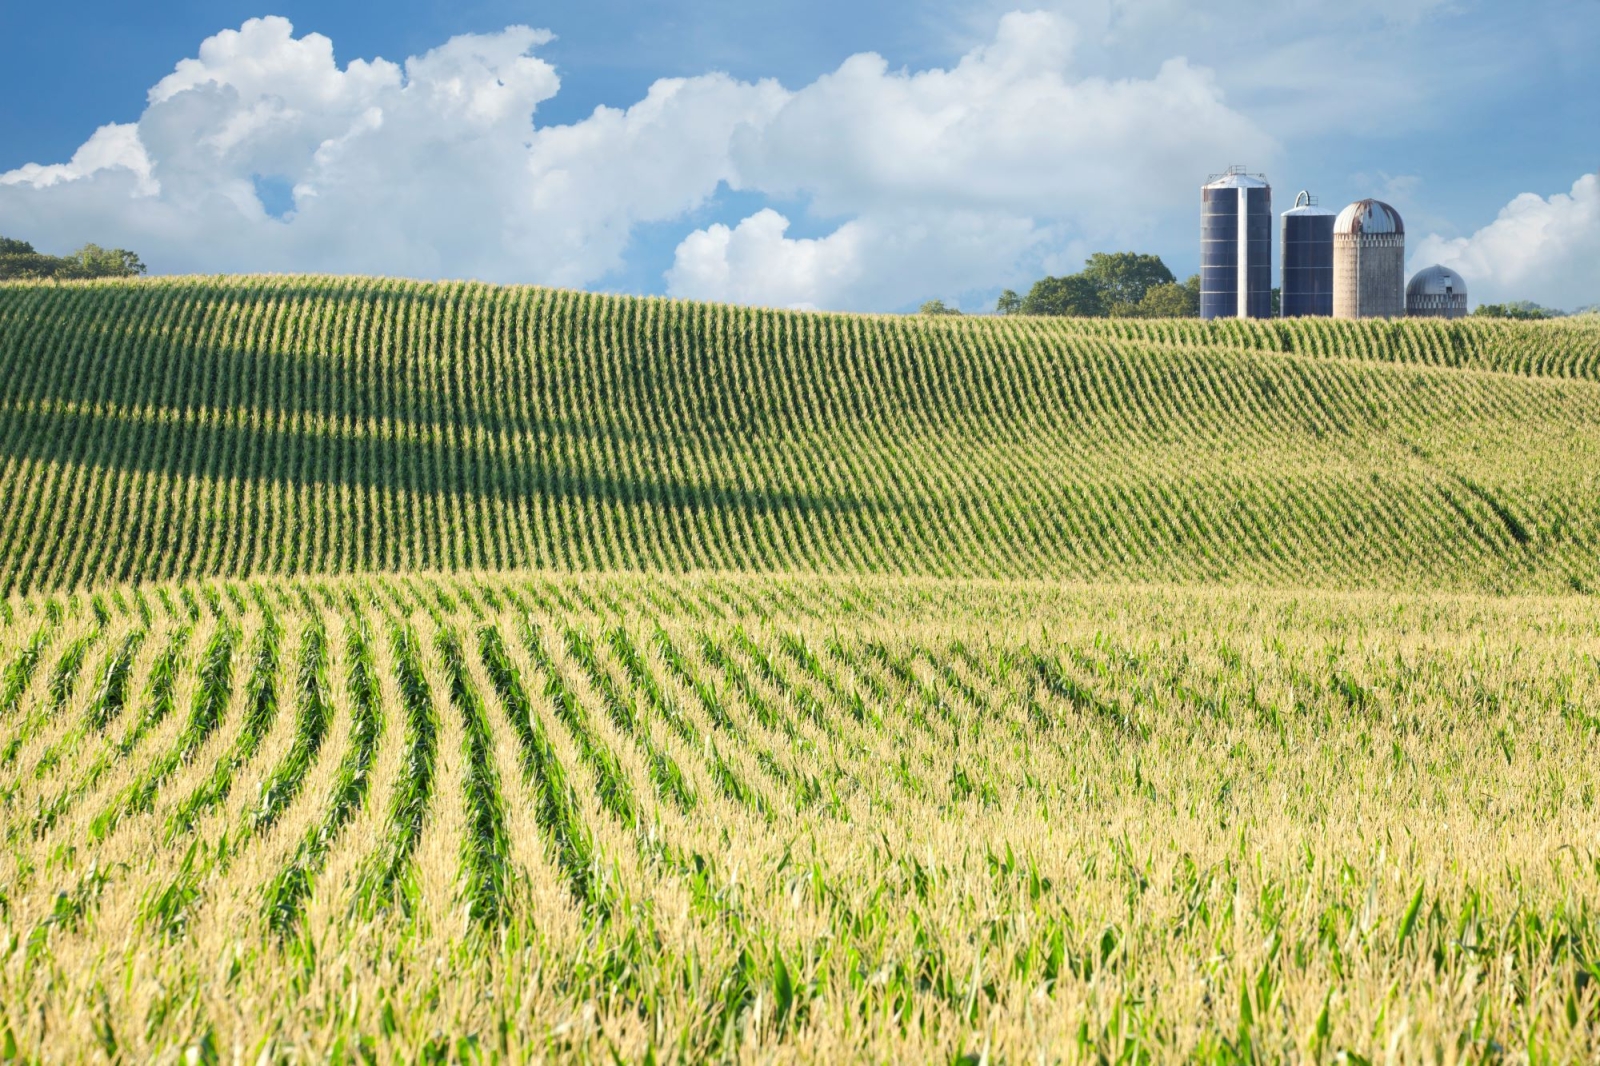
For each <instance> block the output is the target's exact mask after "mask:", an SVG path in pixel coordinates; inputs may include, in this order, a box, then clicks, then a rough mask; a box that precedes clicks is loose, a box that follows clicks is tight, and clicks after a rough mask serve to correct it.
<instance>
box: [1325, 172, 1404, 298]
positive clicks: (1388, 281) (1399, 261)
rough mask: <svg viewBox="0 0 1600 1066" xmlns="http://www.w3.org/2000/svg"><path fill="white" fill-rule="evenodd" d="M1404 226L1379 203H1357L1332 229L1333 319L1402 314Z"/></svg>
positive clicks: (1345, 212) (1392, 211) (1396, 214)
mask: <svg viewBox="0 0 1600 1066" xmlns="http://www.w3.org/2000/svg"><path fill="white" fill-rule="evenodd" d="M1405 289H1406V225H1405V223H1404V222H1403V221H1402V220H1401V218H1400V212H1398V211H1396V210H1395V209H1394V208H1392V207H1390V206H1389V205H1388V204H1386V203H1383V202H1382V201H1380V200H1358V201H1356V202H1355V203H1353V204H1351V205H1350V206H1349V207H1347V208H1345V209H1344V210H1343V211H1341V212H1339V217H1338V218H1337V219H1335V220H1334V223H1333V317H1334V318H1400V317H1401V316H1403V315H1404V314H1405V313H1406V301H1405Z"/></svg>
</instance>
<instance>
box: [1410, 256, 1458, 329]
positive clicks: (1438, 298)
mask: <svg viewBox="0 0 1600 1066" xmlns="http://www.w3.org/2000/svg"><path fill="white" fill-rule="evenodd" d="M1466 314H1467V283H1466V281H1465V280H1464V279H1463V278H1462V277H1461V275H1460V274H1457V273H1456V272H1455V271H1454V270H1451V269H1450V268H1449V267H1442V266H1431V267H1429V268H1428V269H1426V270H1419V271H1417V275H1416V277H1414V278H1412V279H1411V283H1410V284H1408V285H1407V286H1406V316H1407V317H1409V318H1464V317H1466Z"/></svg>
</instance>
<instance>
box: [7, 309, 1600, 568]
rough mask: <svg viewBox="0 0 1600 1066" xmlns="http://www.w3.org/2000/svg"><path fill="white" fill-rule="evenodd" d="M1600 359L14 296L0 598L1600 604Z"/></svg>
mask: <svg viewBox="0 0 1600 1066" xmlns="http://www.w3.org/2000/svg"><path fill="white" fill-rule="evenodd" d="M1282 349H1299V350H1300V351H1301V352H1303V353H1306V354H1295V353H1294V352H1286V351H1284V350H1282ZM1597 349H1600V329H1597V328H1595V327H1592V326H1591V327H1584V326H1580V325H1575V324H1567V323H1555V324H1531V325H1530V324H1522V325H1515V326H1513V325H1499V324H1483V323H1453V324H1443V323H1431V324H1430V323H1410V322H1408V323H1403V324H1349V323H1331V322H1307V323H1287V324H1285V323H1275V324H1249V323H1219V324H1211V325H1202V324H1199V323H1187V324H1185V323H1159V322H1145V321H1129V322H1114V321H1085V322H1072V321H1059V320H1043V319H1033V320H1029V319H1000V318H985V319H964V320H955V321H952V320H948V319H940V320H931V319H928V318H926V317H921V316H910V317H896V316H878V317H872V316H847V315H825V314H804V313H794V312H781V311H764V310H753V309H749V308H734V307H721V306H714V305H704V304H692V303H683V302H672V301H664V300H659V299H630V298H619V297H607V296H595V295H587V294H579V293H570V292H556V291H551V290H543V289H533V288H500V287H492V286H485V285H474V284H449V285H425V284H417V283H411V282H401V281H378V280H364V279H328V278H230V279H177V280H163V281H156V282H144V281H141V282H134V283H114V284H113V283H104V284H99V283H97V284H80V285H15V284H13V285H4V286H0V594H4V593H26V592H29V591H35V590H46V591H48V590H55V589H84V588H97V587H109V586H113V585H117V584H122V583H127V582H141V581H150V580H171V579H187V578H195V577H207V576H230V577H245V576H251V575H259V574H331V573H346V572H357V571H364V572H373V571H389V572H395V571H404V570H411V569H441V570H442V569H463V568H465V569H507V568H516V567H548V568H556V569H566V570H609V569H627V570H640V569H645V570H653V571H688V570H725V571H732V570H759V571H768V572H773V571H777V572H793V571H826V572H858V573H859V572H899V573H922V574H943V575H966V576H1006V577H1035V576H1053V577H1075V578H1119V579H1136V580H1144V581H1162V582H1167V581H1181V582H1199V581H1225V582H1253V583H1269V584H1299V585H1308V584H1309V585H1330V584H1342V585H1350V584H1357V585H1364V586H1389V587H1394V586H1405V587H1440V586H1443V587H1454V588H1466V589H1471V588H1490V589H1500V590H1518V589H1526V590H1550V591H1554V590H1565V589H1570V588H1584V587H1592V586H1594V585H1595V583H1596V581H1595V577H1596V573H1597V562H1596V559H1597V557H1600V551H1597V548H1600V516H1597V513H1596V508H1595V507H1594V506H1593V501H1594V500H1595V499H1596V498H1600V382H1596V381H1595V380H1594V378H1595V374H1596V362H1595V352H1596V350H1597ZM1510 371H1515V373H1510Z"/></svg>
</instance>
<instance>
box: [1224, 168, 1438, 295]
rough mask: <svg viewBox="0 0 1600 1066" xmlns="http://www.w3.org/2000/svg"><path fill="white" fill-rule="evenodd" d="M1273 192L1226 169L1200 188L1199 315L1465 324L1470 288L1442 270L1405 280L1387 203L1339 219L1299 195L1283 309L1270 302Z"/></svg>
mask: <svg viewBox="0 0 1600 1066" xmlns="http://www.w3.org/2000/svg"><path fill="white" fill-rule="evenodd" d="M1272 229H1273V227H1272V185H1271V183H1270V182H1268V181H1267V179H1266V177H1265V175H1261V174H1251V173H1248V172H1247V171H1246V169H1245V168H1244V167H1241V166H1234V167H1229V168H1228V169H1227V170H1226V171H1224V172H1223V173H1221V174H1214V175H1212V176H1211V177H1210V178H1209V179H1208V180H1207V182H1206V184H1205V185H1203V186H1202V187H1201V190H1200V317H1201V318H1204V319H1216V318H1273V317H1282V318H1346V319H1361V318H1402V317H1407V316H1411V317H1419V318H1460V317H1462V316H1463V315H1465V314H1466V313H1467V283H1466V281H1465V279H1463V278H1462V277H1461V275H1460V274H1457V273H1456V272H1455V271H1453V270H1448V269H1446V268H1445V267H1442V266H1432V267H1428V268H1427V269H1426V270H1422V271H1419V272H1418V273H1417V275H1416V276H1415V277H1413V278H1412V279H1411V282H1410V284H1409V285H1408V284H1407V283H1406V277H1405V262H1406V227H1405V221H1404V220H1403V219H1402V218H1401V217H1400V212H1398V211H1396V210H1395V209H1394V208H1393V207H1391V206H1390V205H1389V204H1386V203H1384V202H1383V201H1381V200H1373V199H1365V200H1357V201H1356V202H1355V203H1353V204H1351V205H1350V206H1349V207H1346V208H1345V209H1344V210H1343V211H1340V212H1339V213H1338V214H1335V213H1334V212H1332V211H1329V210H1326V209H1324V208H1322V207H1321V206H1319V205H1318V203H1317V199H1316V197H1314V196H1312V195H1311V193H1310V192H1309V191H1302V192H1301V193H1300V194H1299V195H1298V196H1296V197H1295V201H1294V206H1293V207H1292V208H1291V209H1289V210H1288V211H1285V212H1284V214H1283V223H1282V228H1281V234H1282V237H1281V239H1282V246H1283V261H1282V276H1281V282H1280V299H1279V306H1278V308H1277V309H1276V310H1275V309H1274V308H1273V301H1272V243H1273V242H1272Z"/></svg>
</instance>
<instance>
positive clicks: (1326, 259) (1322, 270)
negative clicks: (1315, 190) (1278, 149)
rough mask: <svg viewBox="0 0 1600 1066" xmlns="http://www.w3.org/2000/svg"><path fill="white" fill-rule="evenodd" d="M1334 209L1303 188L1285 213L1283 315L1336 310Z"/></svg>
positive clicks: (1317, 314) (1321, 315) (1304, 315)
mask: <svg viewBox="0 0 1600 1066" xmlns="http://www.w3.org/2000/svg"><path fill="white" fill-rule="evenodd" d="M1333 220H1334V213H1333V212H1332V211H1329V210H1326V209H1325V208H1321V207H1318V206H1317V201H1316V198H1315V197H1313V196H1312V195H1311V194H1310V193H1308V192H1302V193H1301V194H1300V195H1299V196H1296V197H1295V198H1294V208H1293V209H1292V210H1289V211H1285V212H1284V213H1283V298H1282V301H1281V311H1280V313H1281V314H1282V315H1283V317H1284V318H1307V317H1319V318H1327V317H1329V316H1330V315H1332V314H1333Z"/></svg>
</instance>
